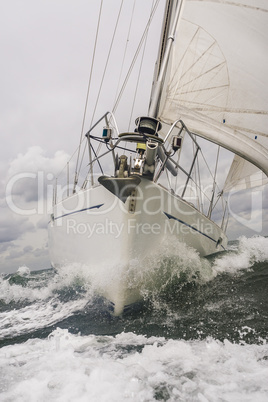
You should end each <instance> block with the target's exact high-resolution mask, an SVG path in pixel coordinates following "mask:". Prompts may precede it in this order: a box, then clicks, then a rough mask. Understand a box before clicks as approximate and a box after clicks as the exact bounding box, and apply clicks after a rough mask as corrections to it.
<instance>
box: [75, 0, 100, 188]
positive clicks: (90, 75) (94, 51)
mask: <svg viewBox="0 0 268 402" xmlns="http://www.w3.org/2000/svg"><path fill="white" fill-rule="evenodd" d="M102 5H103V0H101V4H100V10H99V17H98V24H97V31H96V36H95V43H94V50H93V56H92V63H91V68H90V74H89V81H88V87H87V95H86V103H85V109H84V115H83V122H82V128H81V134H80V143H79V147H78V155H77V161H76V168H75V177H74V187H73V193H74V192H75V187H76V185H77V182H78V176H79V172H77V168H78V163H79V158H80V149H81V144H82V142H83V140H82V136H83V131H84V126H85V119H86V112H87V105H88V98H89V91H90V87H91V80H92V73H93V66H94V60H95V53H96V47H97V42H98V36H99V27H100V20H101V15H102ZM80 166H81V165H80Z"/></svg>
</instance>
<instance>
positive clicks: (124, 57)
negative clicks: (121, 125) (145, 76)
mask: <svg viewBox="0 0 268 402" xmlns="http://www.w3.org/2000/svg"><path fill="white" fill-rule="evenodd" d="M135 7H136V0H134V2H133V7H132V12H131V18H130V24H129V28H128V34H127V40H126V44H125V50H124V55H123V60H122V63H121V70H120V74H119V79H118V84H117V88H116V92H115V99H114V103H115V101H116V98H117V95H118V91H119V85H120V81H121V78H122V74H123V67H124V65H125V59H126V54H127V49H128V44H129V38H130V32H131V28H132V22H133V15H134V10H135Z"/></svg>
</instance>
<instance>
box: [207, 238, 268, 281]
mask: <svg viewBox="0 0 268 402" xmlns="http://www.w3.org/2000/svg"><path fill="white" fill-rule="evenodd" d="M267 260H268V238H267V237H261V236H256V237H252V238H246V237H244V236H242V237H240V238H239V239H238V245H237V247H236V248H235V247H232V248H231V250H230V251H229V252H228V253H227V254H225V255H223V256H221V257H218V258H217V259H216V260H215V262H214V264H213V269H214V270H215V271H216V273H222V272H229V273H237V272H238V271H239V270H241V269H248V268H251V267H252V266H253V265H254V264H255V263H257V262H264V261H267Z"/></svg>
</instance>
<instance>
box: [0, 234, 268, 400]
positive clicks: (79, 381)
mask: <svg viewBox="0 0 268 402" xmlns="http://www.w3.org/2000/svg"><path fill="white" fill-rule="evenodd" d="M150 264H151V265H150V266H149V268H148V267H147V272H149V273H150V272H153V270H154V272H155V273H156V276H157V275H160V274H161V272H163V273H164V274H163V278H164V280H163V281H162V282H161V286H158V287H154V286H153V283H150V281H149V282H148V281H147V285H144V286H143V287H141V291H142V292H143V295H144V302H143V304H142V305H141V306H140V309H139V310H137V311H132V312H130V313H129V314H128V315H125V316H122V317H112V316H110V315H109V313H108V312H107V310H105V308H104V307H105V305H104V303H103V301H102V300H101V299H100V298H99V297H98V296H97V295H96V292H95V290H94V286H92V283H90V282H89V281H88V277H87V273H86V270H85V269H78V267H77V266H74V265H73V266H69V267H67V268H66V269H65V270H62V271H58V272H56V271H54V270H52V269H47V270H43V271H35V272H31V271H30V270H29V268H27V267H20V268H19V269H18V270H17V272H16V273H14V274H11V275H10V274H9V275H5V274H3V275H2V276H1V277H0V346H1V348H0V401H10V402H11V401H12V402H13V401H25V402H26V401H27V402H28V401H33V402H36V401H44V402H45V401H64V402H65V401H96V402H97V401H98V402H101V401H109V402H110V401H117V402H118V401H135V402H136V401H201V402H203V401H213V402H214V401H241V402H242V401H243V402H244V401H254V402H255V401H263V402H264V401H265V402H266V401H268V345H267V330H268V320H267V318H268V301H267V290H268V238H264V237H254V238H251V239H247V238H244V237H242V238H241V239H239V241H236V242H233V243H231V244H229V247H228V251H226V252H223V253H221V254H218V255H217V256H212V257H210V258H206V259H200V258H199V256H198V255H197V254H196V253H195V252H194V251H193V250H191V249H188V248H187V247H185V246H184V245H181V246H180V247H179V250H178V247H176V249H175V248H174V247H173V245H172V244H171V245H166V246H165V248H164V249H162V250H161V252H160V253H158V255H157V258H156V259H155V260H151V262H150ZM133 266H134V267H135V261H134V262H133ZM133 272H135V270H133ZM134 279H135V278H132V280H134ZM139 279H140V278H139ZM147 279H148V278H147ZM158 283H159V281H158Z"/></svg>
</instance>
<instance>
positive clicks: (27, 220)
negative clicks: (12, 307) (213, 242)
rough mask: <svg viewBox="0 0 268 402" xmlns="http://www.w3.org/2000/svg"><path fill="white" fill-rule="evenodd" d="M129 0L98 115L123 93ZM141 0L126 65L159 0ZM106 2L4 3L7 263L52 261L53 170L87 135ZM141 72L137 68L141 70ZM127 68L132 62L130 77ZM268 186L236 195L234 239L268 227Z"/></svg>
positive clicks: (36, 265)
mask: <svg viewBox="0 0 268 402" xmlns="http://www.w3.org/2000/svg"><path fill="white" fill-rule="evenodd" d="M125 3H126V4H124V6H123V9H122V14H121V20H122V21H124V24H122V26H123V28H122V31H120V32H119V33H118V35H117V40H118V41H119V42H118V43H119V44H118V45H117V46H116V47H114V48H113V52H112V55H111V61H110V64H109V67H110V68H111V69H112V70H111V72H110V75H109V80H108V81H105V82H104V85H103V87H106V88H107V90H106V91H103V92H102V94H101V96H100V98H99V103H98V107H97V109H96V113H95V117H96V118H97V117H98V116H99V115H102V114H103V113H105V112H106V111H107V110H110V109H111V105H112V104H113V101H114V99H115V92H116V90H117V84H118V79H119V77H118V75H116V73H115V70H113V68H115V67H118V66H117V64H118V63H119V62H118V60H122V58H123V55H124V49H125V39H126V37H127V35H128V30H129V24H130V17H131V14H132V4H133V2H132V1H130V0H128V1H127V2H126V1H125ZM139 3H140V4H143V12H142V13H138V11H135V12H134V17H135V20H134V22H133V26H132V30H131V32H132V35H133V40H130V41H129V45H128V49H127V54H126V59H125V65H126V66H127V65H129V62H130V60H131V59H130V56H129V58H128V54H131V51H132V50H133V49H134V47H135V46H136V45H137V40H139V39H140V37H141V35H142V32H143V28H144V23H145V21H147V18H148V16H149V12H150V9H151V6H152V2H151V1H149V0H148V1H144V0H139V1H137V10H138V5H139ZM161 3H163V1H162V2H161ZM120 4H121V1H120V0H113V1H110V0H105V1H104V5H105V8H104V10H103V16H102V20H101V30H100V37H99V46H98V49H97V52H96V65H97V66H98V67H97V68H96V69H95V70H94V71H93V72H94V80H93V81H92V84H91V88H90V97H89V107H88V113H87V115H86V121H85V131H86V129H87V128H88V127H89V126H90V122H91V119H92V111H93V109H94V103H93V99H95V98H96V96H97V94H98V92H97V91H98V87H99V85H98V84H97V83H99V82H100V79H101V74H102V71H103V69H104V67H105V62H106V58H105V55H106V54H107V51H108V49H109V46H110V41H111V37H112V32H113V27H114V24H115V21H116V17H117V12H118V10H119V7H120ZM99 7H100V1H97V0H75V1H74V0H23V1H21V0H9V1H2V2H1V4H0V30H1V35H0V49H1V64H0V81H1V93H0V115H1V116H0V133H1V147H0V153H1V155H0V172H1V176H0V180H1V189H0V203H1V215H0V253H1V257H0V258H1V260H0V264H1V266H0V270H1V272H15V271H16V270H17V269H18V268H19V267H20V266H22V265H27V266H28V267H30V269H44V268H48V267H50V262H49V257H48V249H47V230H46V225H47V210H48V208H49V205H48V204H50V202H51V200H50V198H51V194H52V181H53V180H52V179H53V178H54V177H55V175H57V173H58V172H60V171H61V169H62V168H63V167H64V166H65V164H66V161H67V160H68V158H69V156H70V155H72V154H73V152H74V150H75V149H76V148H77V146H78V143H79V137H80V133H81V127H82V120H83V112H84V108H85V99H86V93H87V85H88V80H89V75H90V67H91V62H92V57H93V47H94V39H95V31H96V27H97V21H98V12H99ZM162 8H163V4H162V5H160V7H159V10H158V12H157V15H156V24H155V25H154V27H153V28H152V31H151V32H150V35H149V37H148V43H147V49H149V52H148V56H146V57H147V59H145V61H144V69H143V71H144V73H143V74H144V76H142V77H141V82H142V85H141V86H140V87H139V91H138V95H139V96H140V97H139V101H138V102H137V106H136V109H135V112H134V116H133V117H134V118H135V117H137V116H139V115H144V114H146V112H147V105H148V99H149V94H150V88H151V76H152V73H153V68H154V60H155V57H156V53H157V45H156V43H155V38H156V37H157V33H158V29H157V28H159V26H160V24H161V18H160V15H161V10H162ZM133 27H134V28H133ZM134 33H135V35H134ZM134 36H135V37H136V42H135V40H134ZM131 38H132V37H131ZM132 47H133V49H132ZM120 64H121V62H120ZM117 70H120V68H119V69H118V68H117ZM138 72H139V71H138V69H137V71H136V73H135V74H136V75H137V74H138ZM124 73H125V70H123V71H122V77H124ZM114 77H116V79H114ZM146 77H148V79H146ZM121 82H122V78H121ZM130 87H131V84H130ZM130 89H131V88H130ZM133 89H135V88H134V87H133V88H132V90H133ZM127 99H128V98H126V99H125V101H123V105H122V107H121V108H118V110H117V119H118V123H119V127H120V130H121V131H123V130H125V129H127V127H128V119H129V116H128V118H127V121H126V119H125V108H126V104H127V103H128V102H127ZM267 196H268V192H267V188H266V189H257V190H256V192H254V193H250V194H248V195H247V196H244V197H243V213H242V214H240V215H239V209H238V204H241V199H240V200H239V196H233V198H232V200H231V202H230V205H231V207H232V211H233V214H232V217H231V220H230V228H229V233H228V234H229V237H230V238H231V239H234V238H237V237H238V236H239V235H242V234H245V235H247V236H251V235H254V234H262V235H267V234H268V233H267V201H266V200H267V199H268V197H267ZM47 199H49V203H48V204H47V202H46V200H47ZM240 206H241V205H240Z"/></svg>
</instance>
